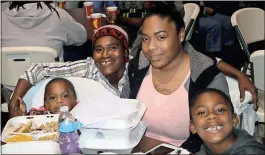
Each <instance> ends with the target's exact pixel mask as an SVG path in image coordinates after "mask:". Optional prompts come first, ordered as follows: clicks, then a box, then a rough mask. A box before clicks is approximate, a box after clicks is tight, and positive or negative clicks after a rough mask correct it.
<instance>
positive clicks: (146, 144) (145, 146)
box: [1, 136, 163, 153]
mask: <svg viewBox="0 0 265 155" xmlns="http://www.w3.org/2000/svg"><path fill="white" fill-rule="evenodd" d="M162 143H163V142H162V141H159V140H156V139H152V138H149V137H146V136H144V137H143V138H142V139H141V141H140V143H139V144H138V145H137V146H136V147H135V148H134V149H133V151H132V153H135V152H147V151H149V150H150V149H152V148H154V147H156V146H157V145H159V144H162ZM4 144H5V143H4V142H2V141H1V145H4Z"/></svg>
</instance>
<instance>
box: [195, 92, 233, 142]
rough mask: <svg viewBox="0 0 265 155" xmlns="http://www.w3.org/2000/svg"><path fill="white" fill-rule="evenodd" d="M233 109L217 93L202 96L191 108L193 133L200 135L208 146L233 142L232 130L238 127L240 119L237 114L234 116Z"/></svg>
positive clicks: (207, 93)
mask: <svg viewBox="0 0 265 155" xmlns="http://www.w3.org/2000/svg"><path fill="white" fill-rule="evenodd" d="M231 108H232V107H231V106H230V104H229V103H227V102H226V101H225V99H224V98H223V97H222V96H221V95H219V94H217V93H215V92H206V93H204V94H202V95H200V96H199V97H198V98H197V100H196V101H195V103H194V105H193V107H192V108H191V116H192V121H191V122H190V130H191V132H192V133H194V134H195V133H198V135H199V136H200V137H201V139H202V140H203V141H204V143H205V144H206V145H207V144H219V143H220V142H224V141H228V142H230V140H231V142H232V141H233V135H232V129H233V127H236V125H237V122H238V119H237V115H236V114H232V109H231Z"/></svg>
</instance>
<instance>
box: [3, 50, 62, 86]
mask: <svg viewBox="0 0 265 155" xmlns="http://www.w3.org/2000/svg"><path fill="white" fill-rule="evenodd" d="M57 56H58V52H57V51H56V50H54V49H52V48H49V47H43V46H17V47H3V48H2V59H1V61H2V62H1V63H2V65H1V71H2V79H1V80H2V84H3V85H4V86H6V87H15V86H16V84H17V81H18V79H19V77H20V76H21V74H22V73H23V72H25V70H26V69H27V68H28V67H29V66H30V65H31V64H32V63H39V62H53V61H55V58H56V57H57Z"/></svg>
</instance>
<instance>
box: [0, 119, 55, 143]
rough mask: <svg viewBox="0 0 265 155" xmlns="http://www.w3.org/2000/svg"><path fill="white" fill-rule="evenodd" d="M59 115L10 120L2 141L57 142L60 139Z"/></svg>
mask: <svg viewBox="0 0 265 155" xmlns="http://www.w3.org/2000/svg"><path fill="white" fill-rule="evenodd" d="M58 117H59V115H58V114H55V115H36V116H19V117H15V118H12V119H10V120H9V121H8V122H7V124H6V126H5V128H4V130H3V132H2V141H3V142H6V143H9V142H25V141H42V140H52V141H57V138H58V132H57V129H58Z"/></svg>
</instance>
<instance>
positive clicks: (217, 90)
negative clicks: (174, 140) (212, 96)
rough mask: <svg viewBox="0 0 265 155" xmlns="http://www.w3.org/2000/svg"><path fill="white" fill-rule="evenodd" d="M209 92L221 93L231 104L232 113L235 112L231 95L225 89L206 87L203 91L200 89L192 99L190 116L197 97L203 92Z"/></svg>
mask: <svg viewBox="0 0 265 155" xmlns="http://www.w3.org/2000/svg"><path fill="white" fill-rule="evenodd" d="M209 92H212V93H216V94H218V95H220V96H221V97H222V98H223V99H224V100H225V101H226V102H227V103H228V104H229V105H230V106H231V109H232V113H234V107H233V104H232V101H231V99H230V97H229V96H227V95H226V94H225V93H224V92H223V91H221V90H219V89H214V88H206V89H203V90H201V91H198V92H197V93H196V94H195V95H194V96H193V97H192V99H191V101H190V104H189V108H190V116H191V108H192V107H193V106H194V104H195V102H196V101H197V99H198V98H199V97H200V96H201V95H202V94H205V93H209ZM191 118H192V117H191Z"/></svg>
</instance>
